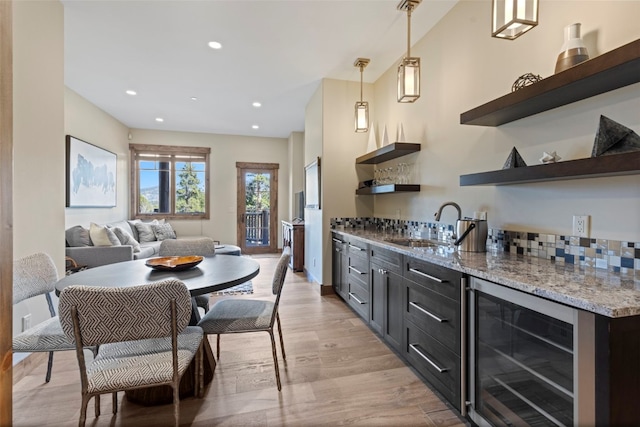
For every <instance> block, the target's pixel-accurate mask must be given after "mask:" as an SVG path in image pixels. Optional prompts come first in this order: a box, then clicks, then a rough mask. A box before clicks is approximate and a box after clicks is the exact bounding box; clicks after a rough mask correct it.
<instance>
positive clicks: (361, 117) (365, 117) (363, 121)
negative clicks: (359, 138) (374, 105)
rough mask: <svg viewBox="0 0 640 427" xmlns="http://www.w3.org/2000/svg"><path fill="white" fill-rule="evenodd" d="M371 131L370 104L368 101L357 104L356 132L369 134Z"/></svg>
mask: <svg viewBox="0 0 640 427" xmlns="http://www.w3.org/2000/svg"><path fill="white" fill-rule="evenodd" d="M368 130H369V103H368V102H366V101H364V102H363V101H358V102H356V132H367V131H368Z"/></svg>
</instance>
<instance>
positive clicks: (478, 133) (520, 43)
mask: <svg viewBox="0 0 640 427" xmlns="http://www.w3.org/2000/svg"><path fill="white" fill-rule="evenodd" d="M422 7H424V5H423V6H422ZM490 9H491V4H490V2H488V1H487V2H476V1H462V2H460V3H458V4H457V5H456V6H455V7H454V8H453V9H452V10H451V11H450V12H449V14H448V15H447V16H445V18H444V19H443V20H442V21H441V22H440V23H439V24H438V25H437V26H436V27H435V28H434V29H433V30H431V31H430V32H429V33H428V34H427V35H426V36H425V37H424V38H423V39H421V40H420V41H418V43H416V44H415V46H414V47H413V48H412V50H411V52H412V54H413V55H415V56H419V57H421V58H422V66H423V69H422V82H423V86H422V96H421V98H420V99H418V101H417V102H416V103H415V104H398V103H397V102H396V100H395V84H396V77H395V73H396V66H395V64H393V65H391V66H390V68H389V70H388V71H387V72H386V73H385V74H384V75H383V76H382V77H381V78H380V79H379V80H378V81H376V83H375V105H376V115H375V120H376V121H377V122H379V123H386V124H387V125H388V126H390V128H391V129H395V126H396V125H397V123H398V122H402V123H403V124H404V129H405V133H406V136H407V139H408V141H409V142H419V143H421V144H422V151H421V152H420V153H419V154H416V155H412V156H410V157H407V159H410V161H411V162H414V163H415V164H416V166H417V168H416V169H417V178H416V179H417V180H418V182H419V183H420V184H421V185H422V191H421V193H419V194H407V195H381V196H376V197H375V216H378V217H386V218H395V217H396V215H397V209H399V208H400V209H402V212H401V216H402V218H403V219H412V220H431V219H432V218H433V213H434V212H435V211H436V209H437V208H438V206H439V205H440V204H441V203H443V202H445V201H448V200H454V201H456V202H458V203H459V204H460V205H461V207H462V210H463V215H472V214H473V211H477V210H486V211H488V217H489V226H490V227H497V228H506V229H511V230H514V229H515V230H528V231H532V232H545V233H547V232H548V233H555V234H570V233H571V224H572V215H574V214H588V215H591V224H592V230H591V236H595V237H598V238H608V239H615V240H631V241H640V221H638V218H640V175H633V176H627V177H613V178H596V179H584V180H570V181H558V182H544V183H533V184H522V185H510V186H498V187H492V186H488V187H483V186H482V187H460V186H459V176H460V175H461V174H467V173H474V172H483V171H490V170H496V169H500V168H501V167H502V164H503V163H504V161H505V160H506V158H507V156H508V155H509V152H510V150H511V149H512V147H514V146H515V147H516V148H517V149H518V151H519V152H520V154H521V155H522V157H523V158H524V160H525V161H526V162H527V164H529V165H534V164H538V159H539V158H540V157H541V156H542V153H543V151H556V152H557V153H558V154H559V155H560V156H561V157H562V159H563V160H571V159H577V158H583V157H589V156H590V153H591V147H592V145H593V141H594V135H595V133H596V129H597V127H598V120H599V116H600V115H601V114H604V115H606V116H608V117H610V118H612V119H614V120H616V121H618V122H620V123H622V124H624V125H625V126H627V127H630V128H631V129H634V130H635V131H636V132H640V115H639V114H638V112H639V111H640V84H635V85H633V86H628V87H626V88H622V89H618V90H616V91H613V92H610V93H607V94H603V95H599V96H597V97H593V98H590V99H587V100H583V101H580V102H577V103H574V104H570V105H567V106H564V107H560V108H557V109H554V110H551V111H547V112H544V113H541V114H538V115H535V116H532V117H528V118H524V119H521V120H518V121H516V122H512V123H509V124H505V125H502V126H500V127H497V128H493V127H479V126H465V125H460V124H459V116H460V113H462V112H464V111H467V110H470V109H472V108H474V107H476V106H479V105H481V104H483V103H485V102H488V101H490V100H492V99H494V98H497V97H499V96H502V95H504V94H506V93H509V92H510V90H511V85H512V83H513V82H514V81H515V80H516V78H517V77H518V76H520V75H522V74H524V73H527V72H533V73H535V74H540V75H541V76H542V77H547V76H549V75H551V74H552V73H553V71H554V66H555V60H556V56H557V54H558V53H559V49H560V46H561V45H562V42H563V27H564V26H565V25H568V24H571V23H574V22H581V23H582V34H583V36H584V39H585V42H586V43H587V46H588V49H589V51H590V53H591V55H592V56H595V55H597V54H601V53H603V52H607V51H609V50H611V49H614V48H616V47H618V46H621V45H623V44H626V43H629V42H631V41H633V40H635V39H638V38H640V26H639V25H638V24H637V18H638V16H640V2H639V1H618V2H614V1H606V2H604V1H580V2H578V1H542V2H541V5H540V25H538V27H536V28H534V29H533V30H531V31H530V32H529V33H527V34H526V35H524V36H522V37H521V38H519V39H517V40H515V41H506V40H498V39H495V38H491V37H490V35H489V34H488V31H489V17H490V13H491V10H490ZM422 12H424V11H422ZM416 13H421V11H420V10H418V11H417V12H416ZM351 140H352V141H353V142H354V143H355V142H356V141H357V139H356V138H355V137H354V138H352V139H351ZM325 141H326V139H325ZM403 160H404V159H403ZM397 161H399V160H396V161H391V162H389V163H390V164H395V163H396V162H397ZM354 182H355V180H354ZM345 211H346V212H348V211H349V210H348V209H347V210H345ZM454 219H455V217H454V211H453V210H451V212H447V211H446V210H445V214H444V215H443V221H445V222H449V223H452V222H454Z"/></svg>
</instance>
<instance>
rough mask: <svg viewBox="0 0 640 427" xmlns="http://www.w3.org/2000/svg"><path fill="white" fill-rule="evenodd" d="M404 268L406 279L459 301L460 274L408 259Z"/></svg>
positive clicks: (414, 259)
mask: <svg viewBox="0 0 640 427" xmlns="http://www.w3.org/2000/svg"><path fill="white" fill-rule="evenodd" d="M404 267H405V270H404V277H406V278H407V279H410V280H413V281H414V282H416V283H418V284H420V285H423V286H425V287H426V288H429V289H431V290H432V291H434V292H438V293H439V294H442V295H444V296H446V297H449V298H451V299H453V300H455V301H460V286H461V285H460V279H461V278H462V273H460V272H458V271H455V270H451V269H449V268H446V267H441V266H439V265H436V264H431V263H430V262H427V261H422V260H420V259H416V258H409V257H406V258H405V263H404Z"/></svg>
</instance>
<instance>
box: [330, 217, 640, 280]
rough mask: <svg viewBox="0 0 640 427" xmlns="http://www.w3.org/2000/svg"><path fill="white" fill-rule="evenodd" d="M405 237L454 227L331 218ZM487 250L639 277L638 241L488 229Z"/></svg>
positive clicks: (446, 232) (337, 224)
mask: <svg viewBox="0 0 640 427" xmlns="http://www.w3.org/2000/svg"><path fill="white" fill-rule="evenodd" d="M370 227H375V228H377V229H378V230H381V231H387V232H397V233H400V234H405V235H411V236H413V235H419V237H425V236H424V230H431V233H430V235H429V237H430V238H432V237H433V238H435V237H436V236H438V237H439V238H441V239H443V238H446V237H449V236H450V235H451V234H452V233H453V231H454V226H453V225H450V224H442V223H434V222H423V221H405V220H398V219H384V218H332V219H331V228H334V229H335V228H345V229H348V228H370ZM487 248H488V249H492V250H500V251H504V252H508V253H510V254H514V255H523V256H532V257H538V258H545V259H548V260H550V261H553V262H555V263H559V264H575V265H579V266H582V267H585V268H596V269H603V270H608V271H613V272H616V273H620V274H622V275H623V276H631V277H633V276H636V277H640V242H628V241H620V240H607V239H595V238H584V237H575V236H563V235H556V234H543V233H529V232H526V231H512V230H499V229H495V228H490V229H489V233H488V237H487Z"/></svg>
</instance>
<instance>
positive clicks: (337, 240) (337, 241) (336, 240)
mask: <svg viewBox="0 0 640 427" xmlns="http://www.w3.org/2000/svg"><path fill="white" fill-rule="evenodd" d="M332 239H333V241H334V242H336V243H340V244H342V243H344V242H343V241H342V240H340V239H336V238H335V237H332Z"/></svg>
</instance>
